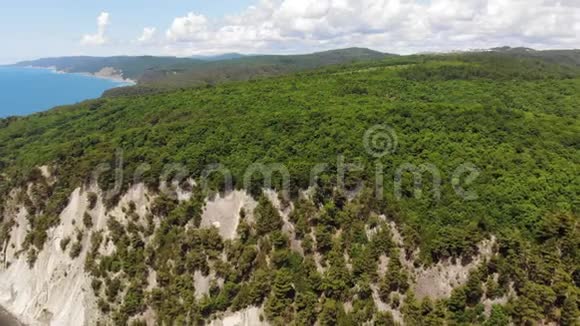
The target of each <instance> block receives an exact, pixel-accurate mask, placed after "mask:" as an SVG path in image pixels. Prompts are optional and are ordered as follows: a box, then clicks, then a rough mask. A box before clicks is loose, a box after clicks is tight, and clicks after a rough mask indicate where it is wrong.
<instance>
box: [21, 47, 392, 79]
mask: <svg viewBox="0 0 580 326" xmlns="http://www.w3.org/2000/svg"><path fill="white" fill-rule="evenodd" d="M388 56H392V55H391V54H385V53H381V52H378V51H373V50H369V49H363V48H349V49H341V50H332V51H325V52H318V53H312V54H304V55H258V56H245V55H242V54H238V53H229V54H223V55H219V56H213V57H203V58H202V57H193V58H177V57H154V56H139V57H131V56H116V57H84V56H81V57H61V58H44V59H39V60H33V61H23V62H19V63H17V64H16V65H15V66H36V67H54V68H56V69H58V70H61V71H65V72H71V73H77V72H84V73H98V72H99V71H101V70H102V69H104V68H113V69H114V70H115V71H116V72H117V73H118V74H120V75H122V76H123V77H124V78H130V79H133V80H136V81H137V82H138V84H140V85H150V86H155V87H186V86H195V85H200V84H215V83H217V82H223V81H231V80H248V79H252V78H256V77H263V76H274V75H280V74H284V73H290V72H297V71H302V70H307V69H315V68H320V67H324V66H328V65H335V64H344V63H353V62H357V61H365V60H375V59H382V58H385V57H388Z"/></svg>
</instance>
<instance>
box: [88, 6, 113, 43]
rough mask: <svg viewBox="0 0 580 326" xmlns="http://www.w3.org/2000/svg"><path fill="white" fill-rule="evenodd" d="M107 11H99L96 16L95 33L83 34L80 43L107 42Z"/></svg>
mask: <svg viewBox="0 0 580 326" xmlns="http://www.w3.org/2000/svg"><path fill="white" fill-rule="evenodd" d="M109 23H110V21H109V13H108V12H101V14H100V15H99V16H98V17H97V33H95V34H85V35H83V37H82V39H81V44H83V45H103V44H105V43H107V37H106V35H105V34H106V32H107V26H108V25H109Z"/></svg>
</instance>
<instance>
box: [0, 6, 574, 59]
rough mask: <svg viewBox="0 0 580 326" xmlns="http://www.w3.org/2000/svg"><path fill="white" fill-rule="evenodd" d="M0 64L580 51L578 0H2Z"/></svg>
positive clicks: (0, 11) (0, 14)
mask: <svg viewBox="0 0 580 326" xmlns="http://www.w3.org/2000/svg"><path fill="white" fill-rule="evenodd" d="M0 33H1V36H2V37H1V38H0V40H2V43H3V46H2V48H3V50H2V51H0V63H2V62H4V63H5V62H13V61H17V60H22V59H31V58H37V57H45V56H62V55H117V54H129V55H137V54H153V55H177V56H188V55H192V54H215V53H224V52H242V53H305V52H313V51H318V50H325V49H333V48H344V47H352V46H358V47H369V48H373V49H376V50H381V51H385V52H392V53H401V54H406V53H415V52H425V51H449V50H465V49H474V48H489V47H495V46H502V45H511V46H528V47H534V48H580V0H210V1H208V0H203V1H202V0H99V1H78V0H51V1H46V0H20V1H13V0H0Z"/></svg>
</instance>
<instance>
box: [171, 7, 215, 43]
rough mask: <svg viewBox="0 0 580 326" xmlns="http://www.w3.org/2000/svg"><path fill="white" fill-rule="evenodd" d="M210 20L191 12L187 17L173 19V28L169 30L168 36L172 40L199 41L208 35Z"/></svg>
mask: <svg viewBox="0 0 580 326" xmlns="http://www.w3.org/2000/svg"><path fill="white" fill-rule="evenodd" d="M207 24H208V20H207V18H206V17H205V16H203V15H198V14H196V13H193V12H190V13H188V14H187V16H185V17H177V18H175V19H174V20H173V24H171V28H170V29H169V30H168V31H167V33H166V34H167V38H168V39H170V40H172V41H178V42H183V41H198V40H203V39H206V38H207V37H208V35H207V29H208V26H207Z"/></svg>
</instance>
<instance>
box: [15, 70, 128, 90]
mask: <svg viewBox="0 0 580 326" xmlns="http://www.w3.org/2000/svg"><path fill="white" fill-rule="evenodd" d="M13 67H17V66H13ZM21 68H28V69H45V70H50V71H51V72H53V73H55V74H73V75H81V76H85V77H91V78H99V79H105V80H109V81H113V82H115V83H118V84H119V85H118V86H117V87H123V86H134V85H137V81H135V80H133V79H129V78H124V77H123V75H122V73H120V72H117V71H116V70H115V69H113V68H110V67H105V68H103V69H101V71H98V72H95V73H90V72H68V71H65V70H59V69H57V68H56V67H55V66H50V67H42V66H22V67H21Z"/></svg>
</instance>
